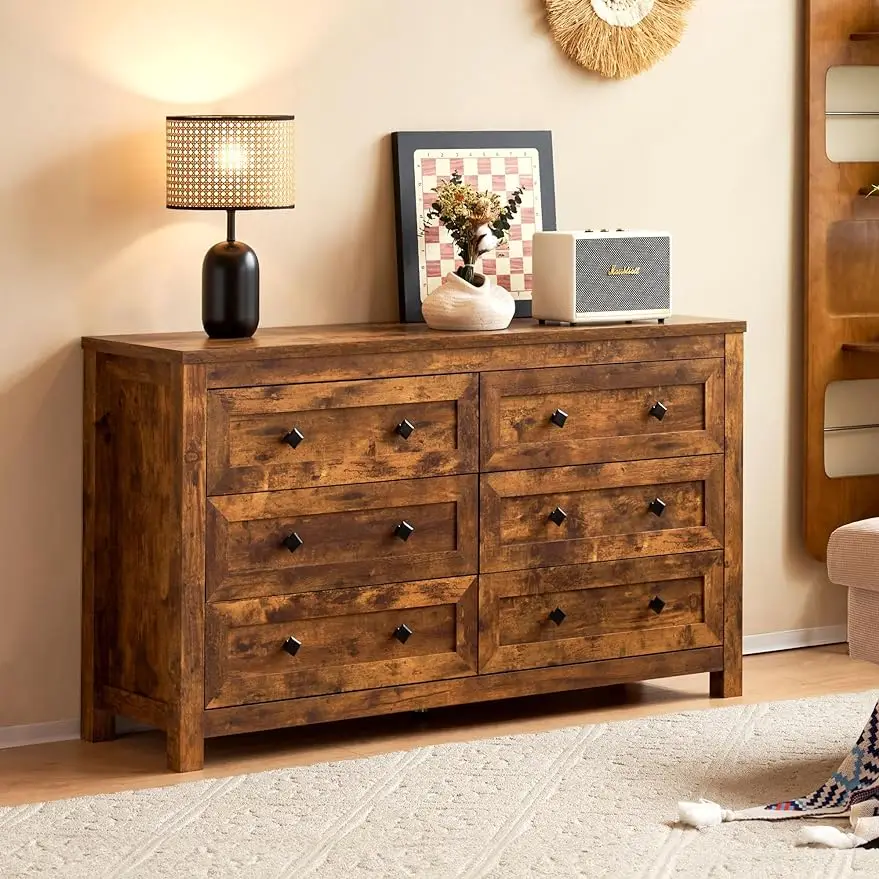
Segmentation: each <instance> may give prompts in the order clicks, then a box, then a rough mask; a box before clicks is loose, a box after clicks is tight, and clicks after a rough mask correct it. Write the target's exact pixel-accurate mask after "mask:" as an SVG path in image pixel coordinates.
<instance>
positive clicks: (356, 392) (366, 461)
mask: <svg viewBox="0 0 879 879" xmlns="http://www.w3.org/2000/svg"><path fill="white" fill-rule="evenodd" d="M477 396H478V382H477V377H476V376H475V375H457V376H435V377H421V378H401V379H391V380H384V381H355V382H332V383H329V384H305V385H283V386H269V387H257V388H242V389H238V390H236V389H230V390H221V391H211V392H210V393H209V395H208V468H207V469H208V472H207V480H208V494H233V493H243V492H251V491H267V490H277V489H284V488H299V487H303V488H304V487H309V486H319V485H342V484H346V483H358V482H370V481H381V480H393V479H400V478H408V477H416V476H445V475H451V474H456V473H474V472H476V470H477V463H478V462H477V458H478V440H477V436H478V424H477V420H478V415H477ZM405 422H408V423H409V426H408V427H407V426H406V425H405Z"/></svg>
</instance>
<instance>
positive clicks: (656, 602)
mask: <svg viewBox="0 0 879 879" xmlns="http://www.w3.org/2000/svg"><path fill="white" fill-rule="evenodd" d="M647 606H648V607H649V608H650V610H652V611H653V613H655V614H656V615H657V616H659V615H660V614H661V613H662V612H663V611H664V610H665V602H664V601H663V600H662V599H661V598H660V597H659V596H658V595H657V596H656V597H655V598H654V599H653V600H652V601H651V602H650V604H648V605H647Z"/></svg>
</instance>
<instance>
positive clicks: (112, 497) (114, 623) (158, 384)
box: [95, 355, 180, 703]
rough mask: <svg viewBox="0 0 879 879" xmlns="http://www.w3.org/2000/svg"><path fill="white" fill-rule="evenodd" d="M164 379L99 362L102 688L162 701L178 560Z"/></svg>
mask: <svg viewBox="0 0 879 879" xmlns="http://www.w3.org/2000/svg"><path fill="white" fill-rule="evenodd" d="M171 382H172V376H171V367H170V365H169V364H165V363H161V362H156V361H134V360H127V359H123V358H118V357H114V356H108V355H100V356H99V358H98V392H97V415H98V424H99V425H100V437H99V440H98V451H97V456H96V484H97V486H98V492H99V499H98V503H97V506H98V521H97V541H96V545H97V546H99V547H100V551H98V552H97V553H96V554H95V577H96V581H97V584H98V585H97V590H98V591H99V593H100V600H101V602H102V605H103V611H104V613H103V618H102V617H101V615H98V616H97V625H98V629H99V631H100V632H101V645H100V650H101V653H102V665H103V668H104V669H105V674H104V675H103V679H102V680H100V681H99V683H100V684H102V685H104V684H106V685H108V686H111V687H115V688H116V689H119V690H122V691H126V692H130V693H135V694H137V695H141V696H146V697H148V698H150V699H153V700H156V701H159V702H165V703H168V702H170V701H171V700H172V699H173V696H174V685H173V682H172V680H171V679H170V676H169V661H170V653H171V648H170V642H171V639H172V638H173V637H174V632H173V628H172V619H171V617H170V616H169V613H168V609H169V605H168V602H169V597H170V595H171V593H172V591H173V589H174V582H173V581H174V572H175V564H176V562H177V560H178V559H179V538H178V531H177V522H178V519H177V516H178V515H179V512H178V511H179V505H178V503H177V498H178V496H179V495H178V492H179V488H178V486H177V484H176V478H177V472H176V470H175V468H174V460H175V456H174V447H175V444H176V442H177V440H176V439H175V437H176V436H177V434H178V432H179V429H180V424H179V421H177V420H176V419H175V413H174V403H173V396H174V391H173V388H172V384H171ZM160 511H161V512H160Z"/></svg>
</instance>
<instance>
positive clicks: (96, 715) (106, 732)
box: [80, 704, 116, 742]
mask: <svg viewBox="0 0 879 879" xmlns="http://www.w3.org/2000/svg"><path fill="white" fill-rule="evenodd" d="M80 736H81V737H82V739H83V740H84V741H86V742H112V741H113V739H115V738H116V715H115V714H113V713H112V712H110V711H103V710H102V709H100V708H94V707H93V706H92V705H86V704H83V706H82V717H81V719H80Z"/></svg>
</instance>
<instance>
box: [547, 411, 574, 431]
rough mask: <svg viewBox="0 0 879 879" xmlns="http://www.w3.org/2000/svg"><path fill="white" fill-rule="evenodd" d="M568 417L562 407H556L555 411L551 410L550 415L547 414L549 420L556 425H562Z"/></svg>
mask: <svg viewBox="0 0 879 879" xmlns="http://www.w3.org/2000/svg"><path fill="white" fill-rule="evenodd" d="M568 418H570V416H569V415H568V413H567V412H565V410H564V409H556V410H555V412H553V413H552V415H550V416H549V420H550V421H551V422H552V423H553V424H554V425H555V426H556V427H564V426H565V424H567V421H568Z"/></svg>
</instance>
